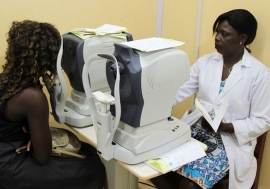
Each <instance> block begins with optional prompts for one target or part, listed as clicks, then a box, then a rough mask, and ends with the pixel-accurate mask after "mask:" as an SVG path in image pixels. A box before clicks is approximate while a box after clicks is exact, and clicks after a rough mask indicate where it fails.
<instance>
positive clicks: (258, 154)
mask: <svg viewBox="0 0 270 189" xmlns="http://www.w3.org/2000/svg"><path fill="white" fill-rule="evenodd" d="M266 135H267V132H265V133H264V134H262V135H261V136H259V137H258V138H257V145H256V147H255V151H254V156H255V158H256V159H257V173H256V177H255V180H254V183H253V185H252V187H251V189H258V184H259V177H260V170H261V163H262V157H263V149H264V144H265V140H266ZM228 188H229V175H227V176H225V177H224V178H222V179H221V180H220V181H219V182H218V183H216V184H215V185H214V187H213V188H212V189H228Z"/></svg>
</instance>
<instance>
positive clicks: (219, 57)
mask: <svg viewBox="0 0 270 189" xmlns="http://www.w3.org/2000/svg"><path fill="white" fill-rule="evenodd" d="M250 57H251V55H250V54H249V52H248V51H247V49H246V48H244V54H243V57H242V61H241V62H240V64H241V66H245V67H248V68H250V67H251V62H250ZM214 60H216V61H221V62H223V57H222V55H221V54H220V53H216V56H214Z"/></svg>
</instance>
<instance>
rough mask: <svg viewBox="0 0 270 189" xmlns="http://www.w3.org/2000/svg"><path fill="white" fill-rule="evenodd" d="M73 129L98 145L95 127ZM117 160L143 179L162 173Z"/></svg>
mask: <svg viewBox="0 0 270 189" xmlns="http://www.w3.org/2000/svg"><path fill="white" fill-rule="evenodd" d="M71 130H73V131H74V132H76V133H77V134H79V135H81V136H82V137H83V138H84V139H85V141H87V142H88V143H90V144H91V145H93V146H94V147H97V137H96V133H95V130H94V127H84V128H75V127H71ZM191 140H192V141H195V142H198V144H199V145H200V146H201V147H202V148H203V149H204V150H206V149H207V146H206V145H205V144H203V143H201V142H199V141H197V140H195V139H193V138H192V139H191ZM117 162H118V163H119V164H120V165H122V166H123V167H124V168H125V169H127V170H128V171H129V172H131V173H132V174H134V175H135V176H136V177H138V178H139V179H141V180H149V179H151V178H153V177H156V176H158V175H161V174H162V173H160V172H158V171H156V170H155V169H153V168H151V167H149V166H148V165H146V164H144V163H139V164H136V165H129V164H126V163H122V162H120V161H117Z"/></svg>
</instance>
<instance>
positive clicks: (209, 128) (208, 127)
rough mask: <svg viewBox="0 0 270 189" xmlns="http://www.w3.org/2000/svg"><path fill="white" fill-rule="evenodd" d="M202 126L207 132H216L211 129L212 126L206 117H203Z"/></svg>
mask: <svg viewBox="0 0 270 189" xmlns="http://www.w3.org/2000/svg"><path fill="white" fill-rule="evenodd" d="M201 126H202V128H204V129H205V130H206V131H209V132H214V130H213V128H212V127H211V125H210V124H209V123H208V121H207V120H206V119H205V118H204V117H202V121H201Z"/></svg>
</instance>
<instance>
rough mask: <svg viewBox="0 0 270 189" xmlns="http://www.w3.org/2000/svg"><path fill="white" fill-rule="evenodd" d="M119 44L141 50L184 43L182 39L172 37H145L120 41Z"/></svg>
mask: <svg viewBox="0 0 270 189" xmlns="http://www.w3.org/2000/svg"><path fill="white" fill-rule="evenodd" d="M121 44H123V45H126V46H128V47H131V48H133V49H137V50H140V51H143V52H150V51H156V50H161V49H166V48H172V47H176V46H181V45H183V44H185V42H182V41H176V40H173V39H165V38H157V37H153V38H147V39H139V40H134V41H129V42H122V43H121Z"/></svg>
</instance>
